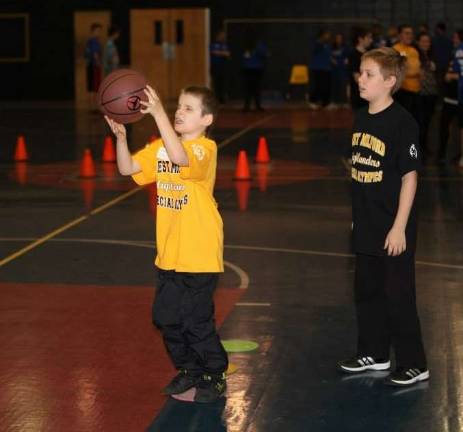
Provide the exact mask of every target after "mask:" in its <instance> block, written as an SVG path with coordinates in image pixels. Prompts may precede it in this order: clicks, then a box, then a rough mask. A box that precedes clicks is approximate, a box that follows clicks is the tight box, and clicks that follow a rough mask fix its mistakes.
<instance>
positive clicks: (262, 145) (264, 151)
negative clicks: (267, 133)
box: [256, 137, 270, 163]
mask: <svg viewBox="0 0 463 432" xmlns="http://www.w3.org/2000/svg"><path fill="white" fill-rule="evenodd" d="M256 162H257V163H269V162H270V154H269V152H268V146H267V140H266V139H265V137H260V138H259V144H258V145H257V153H256Z"/></svg>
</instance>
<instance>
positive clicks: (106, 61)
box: [103, 26, 120, 75]
mask: <svg viewBox="0 0 463 432" xmlns="http://www.w3.org/2000/svg"><path fill="white" fill-rule="evenodd" d="M119 35H120V31H119V29H118V28H117V27H116V26H111V27H110V28H109V30H108V41H107V42H106V46H105V49H104V55H103V67H104V73H105V75H109V74H110V73H111V72H112V71H114V70H116V69H117V68H118V67H119V64H120V60H119V52H118V49H117V46H116V43H115V42H116V40H117V39H119Z"/></svg>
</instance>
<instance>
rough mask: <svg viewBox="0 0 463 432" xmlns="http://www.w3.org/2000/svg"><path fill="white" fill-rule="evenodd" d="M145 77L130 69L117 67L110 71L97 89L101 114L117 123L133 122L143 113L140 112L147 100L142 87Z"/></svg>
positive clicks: (144, 84) (144, 83) (143, 86)
mask: <svg viewBox="0 0 463 432" xmlns="http://www.w3.org/2000/svg"><path fill="white" fill-rule="evenodd" d="M145 87H146V79H145V77H144V76H143V75H142V74H140V73H139V72H137V71H134V70H131V69H118V70H116V71H114V72H111V73H110V74H109V75H108V76H107V77H106V78H105V79H104V80H103V82H102V83H101V85H100V88H99V89H98V103H99V106H100V110H101V111H102V112H103V114H105V115H107V116H108V117H109V118H111V119H113V120H114V121H116V122H117V123H124V124H127V123H133V122H136V121H138V120H140V119H141V118H142V117H143V115H144V114H142V113H141V112H140V108H143V105H141V104H140V101H141V100H142V101H147V100H148V97H147V96H146V94H145V92H144V89H145Z"/></svg>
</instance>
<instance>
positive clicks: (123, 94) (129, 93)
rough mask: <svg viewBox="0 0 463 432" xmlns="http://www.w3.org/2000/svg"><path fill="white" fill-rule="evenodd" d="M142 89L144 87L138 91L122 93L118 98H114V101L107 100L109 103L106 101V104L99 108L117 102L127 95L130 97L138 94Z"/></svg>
mask: <svg viewBox="0 0 463 432" xmlns="http://www.w3.org/2000/svg"><path fill="white" fill-rule="evenodd" d="M144 88H145V87H142V88H139V89H137V90H131V91H130V92H125V93H122V94H121V95H120V96H118V97H117V98H114V99H111V100H109V101H107V102H104V103H102V104H101V106H105V105H106V104H109V103H111V102H114V101H117V100H119V99H122V98H123V97H125V96H129V95H131V94H134V93H138V92H139V91H141V90H143V89H144Z"/></svg>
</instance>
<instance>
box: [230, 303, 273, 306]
mask: <svg viewBox="0 0 463 432" xmlns="http://www.w3.org/2000/svg"><path fill="white" fill-rule="evenodd" d="M235 306H250V307H270V306H272V304H271V303H255V302H240V303H235Z"/></svg>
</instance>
